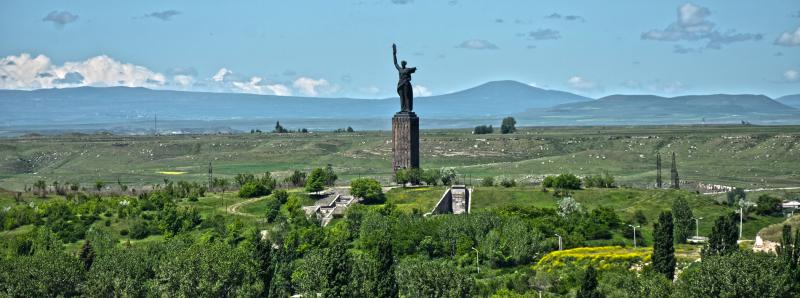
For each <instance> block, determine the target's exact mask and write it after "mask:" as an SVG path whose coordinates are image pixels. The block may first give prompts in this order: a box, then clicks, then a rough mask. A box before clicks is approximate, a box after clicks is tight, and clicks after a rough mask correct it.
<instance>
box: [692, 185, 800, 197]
mask: <svg viewBox="0 0 800 298" xmlns="http://www.w3.org/2000/svg"><path fill="white" fill-rule="evenodd" d="M795 189H800V186H795V187H777V188H756V189H745V190H744V192H754V191H768V190H795ZM723 193H726V192H725V191H718V192H704V193H703V194H704V195H718V194H723Z"/></svg>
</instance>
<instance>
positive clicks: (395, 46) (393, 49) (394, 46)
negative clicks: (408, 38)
mask: <svg viewBox="0 0 800 298" xmlns="http://www.w3.org/2000/svg"><path fill="white" fill-rule="evenodd" d="M392 54H397V45H396V44H392Z"/></svg>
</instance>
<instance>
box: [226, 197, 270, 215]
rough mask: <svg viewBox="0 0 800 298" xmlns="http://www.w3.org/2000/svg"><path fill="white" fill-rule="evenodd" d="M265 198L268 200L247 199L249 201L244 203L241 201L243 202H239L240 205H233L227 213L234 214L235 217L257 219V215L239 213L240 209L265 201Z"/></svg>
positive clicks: (259, 198) (261, 198) (260, 198)
mask: <svg viewBox="0 0 800 298" xmlns="http://www.w3.org/2000/svg"><path fill="white" fill-rule="evenodd" d="M265 198H267V197H258V198H252V199H247V200H244V201H241V202H238V203H235V204H233V205H230V206H228V209H227V210H226V211H228V213H230V214H233V215H239V216H249V217H255V215H252V214H249V213H242V212H239V208H240V207H242V206H244V205H248V204H252V203H255V202H258V201H261V200H263V199H265Z"/></svg>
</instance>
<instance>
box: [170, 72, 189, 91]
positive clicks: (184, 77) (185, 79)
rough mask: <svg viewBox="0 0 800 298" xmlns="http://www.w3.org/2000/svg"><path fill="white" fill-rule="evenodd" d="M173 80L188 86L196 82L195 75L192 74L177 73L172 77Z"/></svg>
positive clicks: (180, 84)
mask: <svg viewBox="0 0 800 298" xmlns="http://www.w3.org/2000/svg"><path fill="white" fill-rule="evenodd" d="M172 81H173V82H175V84H176V85H178V86H181V87H184V88H186V87H189V86H192V84H194V77H192V76H190V75H176V76H173V77H172Z"/></svg>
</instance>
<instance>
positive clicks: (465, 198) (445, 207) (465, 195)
mask: <svg viewBox="0 0 800 298" xmlns="http://www.w3.org/2000/svg"><path fill="white" fill-rule="evenodd" d="M470 209H472V190H471V189H469V188H467V187H466V186H464V185H453V186H451V187H450V189H448V190H447V191H445V192H444V194H443V195H442V198H441V199H439V202H438V203H436V207H433V210H431V212H430V213H428V214H464V213H467V214H469V213H470Z"/></svg>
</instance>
